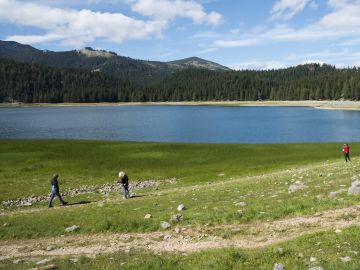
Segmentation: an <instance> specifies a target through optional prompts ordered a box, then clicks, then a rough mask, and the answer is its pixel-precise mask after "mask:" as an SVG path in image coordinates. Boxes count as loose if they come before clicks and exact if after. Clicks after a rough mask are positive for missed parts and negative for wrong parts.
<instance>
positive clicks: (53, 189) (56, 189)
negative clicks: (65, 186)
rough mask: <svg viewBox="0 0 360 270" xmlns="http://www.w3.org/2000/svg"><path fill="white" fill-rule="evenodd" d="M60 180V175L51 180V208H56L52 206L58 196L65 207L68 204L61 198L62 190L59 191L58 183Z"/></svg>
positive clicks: (55, 175)
mask: <svg viewBox="0 0 360 270" xmlns="http://www.w3.org/2000/svg"><path fill="white" fill-rule="evenodd" d="M58 178H59V175H58V174H54V176H53V178H52V179H51V182H50V184H51V196H50V201H49V208H50V207H54V206H53V205H52V201H53V199H54V197H55V195H56V196H58V197H59V200H60V202H61V203H62V204H63V205H66V204H67V202H65V201H64V200H63V199H62V198H61V194H60V190H59V182H58Z"/></svg>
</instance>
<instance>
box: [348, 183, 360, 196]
mask: <svg viewBox="0 0 360 270" xmlns="http://www.w3.org/2000/svg"><path fill="white" fill-rule="evenodd" d="M348 194H349V195H359V194H360V181H359V180H356V181H354V182H352V184H351V187H350V188H349V190H348Z"/></svg>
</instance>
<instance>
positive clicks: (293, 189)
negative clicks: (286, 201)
mask: <svg viewBox="0 0 360 270" xmlns="http://www.w3.org/2000/svg"><path fill="white" fill-rule="evenodd" d="M305 188H307V186H306V185H305V184H304V183H303V182H299V181H296V183H295V184H292V185H290V186H289V188H288V193H293V192H296V191H298V190H302V189H305Z"/></svg>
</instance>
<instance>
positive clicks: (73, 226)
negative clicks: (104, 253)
mask: <svg viewBox="0 0 360 270" xmlns="http://www.w3.org/2000/svg"><path fill="white" fill-rule="evenodd" d="M79 229H80V226H77V225H72V226H70V227H67V228H66V229H65V232H75V231H77V230H79Z"/></svg>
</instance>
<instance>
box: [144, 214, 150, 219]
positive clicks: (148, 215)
mask: <svg viewBox="0 0 360 270" xmlns="http://www.w3.org/2000/svg"><path fill="white" fill-rule="evenodd" d="M144 218H145V219H150V218H152V215H151V214H146V215H145V217H144Z"/></svg>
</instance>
